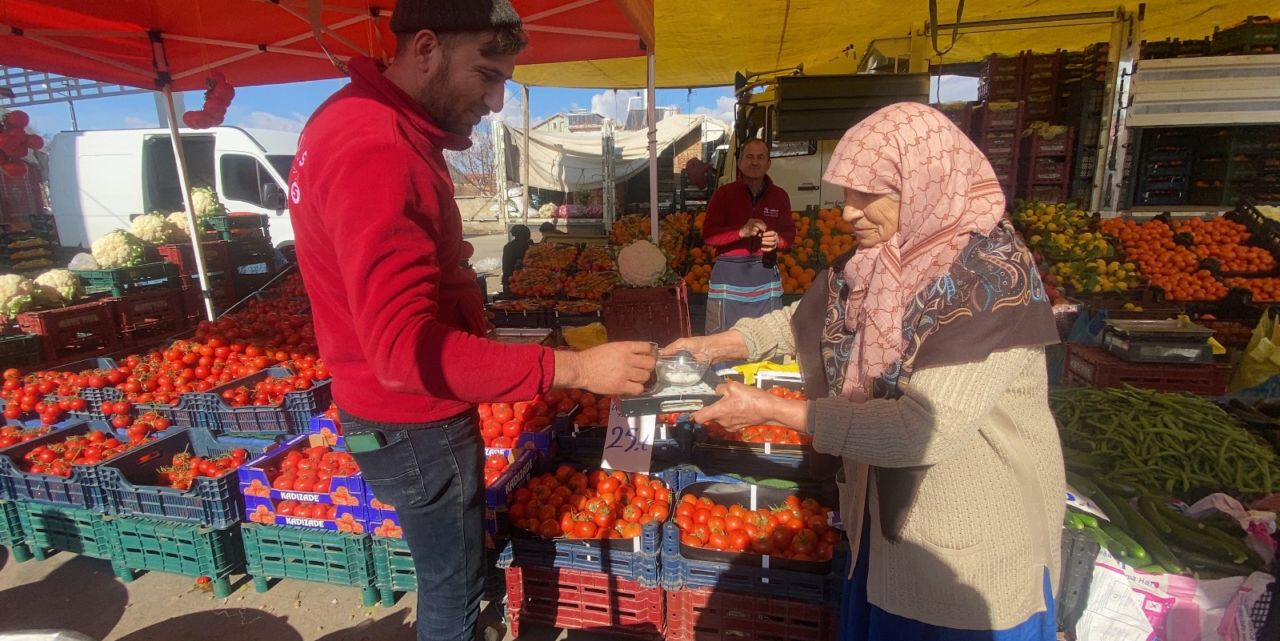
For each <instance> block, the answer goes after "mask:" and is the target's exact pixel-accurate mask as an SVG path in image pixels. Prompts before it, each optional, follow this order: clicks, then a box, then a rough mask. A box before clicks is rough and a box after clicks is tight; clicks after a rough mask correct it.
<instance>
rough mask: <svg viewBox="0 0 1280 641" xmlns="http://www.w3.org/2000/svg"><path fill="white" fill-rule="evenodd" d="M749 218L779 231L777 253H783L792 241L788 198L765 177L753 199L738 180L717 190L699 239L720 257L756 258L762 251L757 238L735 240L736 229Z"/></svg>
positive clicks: (792, 222) (745, 186)
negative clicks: (762, 188)
mask: <svg viewBox="0 0 1280 641" xmlns="http://www.w3.org/2000/svg"><path fill="white" fill-rule="evenodd" d="M752 218H759V219H760V220H763V221H764V224H765V226H766V227H768V228H769V229H770V230H772V231H776V232H778V251H785V250H786V249H787V248H789V247H791V244H792V243H794V242H795V239H796V224H795V221H793V220H791V198H789V197H788V196H787V192H786V191H784V190H783V189H782V188H781V187H779V186H777V185H775V184H773V181H772V180H769V177H768V176H765V178H764V192H762V193H761V194H760V197H759V198H752V196H751V190H750V189H748V188H747V183H745V182H743V181H742V180H741V179H739V180H735V181H733V182H731V183H729V184H727V185H724V186H722V187H720V188H719V189H717V190H716V193H714V194H712V195H711V202H710V203H708V204H707V218H706V220H704V221H702V240H703V241H705V242H706V243H707V244H708V245H711V246H712V247H715V248H716V250H717V252H718V254H717V255H719V256H752V255H754V256H759V255H761V254H763V252H761V251H760V239H759V238H758V237H752V238H739V237H738V230H740V229H742V226H743V225H745V224H747V221H748V220H750V219H752Z"/></svg>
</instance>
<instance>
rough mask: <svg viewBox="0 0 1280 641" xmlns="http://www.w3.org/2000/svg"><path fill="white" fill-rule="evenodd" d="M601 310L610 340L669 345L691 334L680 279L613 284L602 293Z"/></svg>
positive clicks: (685, 288) (687, 295)
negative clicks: (653, 284) (662, 283)
mask: <svg viewBox="0 0 1280 641" xmlns="http://www.w3.org/2000/svg"><path fill="white" fill-rule="evenodd" d="M600 310H601V316H602V317H603V319H604V326H605V330H606V331H607V332H608V334H609V340H611V341H650V342H654V343H658V344H659V345H668V344H670V343H672V342H674V341H675V340H676V339H678V338H685V337H688V336H692V335H693V330H692V327H691V325H690V321H689V292H688V288H687V287H686V286H685V283H684V281H683V280H682V281H679V282H678V283H676V284H675V285H669V286H666V287H643V288H627V287H615V288H613V289H612V290H610V291H609V292H607V293H605V295H604V299H603V301H602V302H601V305H600Z"/></svg>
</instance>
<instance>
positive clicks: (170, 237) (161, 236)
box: [129, 212, 178, 245]
mask: <svg viewBox="0 0 1280 641" xmlns="http://www.w3.org/2000/svg"><path fill="white" fill-rule="evenodd" d="M129 231H131V232H133V235H134V236H137V237H138V238H141V239H142V240H144V241H146V242H148V243H151V244H153V245H164V244H166V243H171V242H174V240H175V238H174V237H175V236H176V235H177V231H178V230H177V229H175V228H174V226H173V223H171V222H169V219H168V218H165V215H164V214H162V213H160V212H151V213H150V214H143V215H141V216H138V217H137V218H134V219H133V224H132V225H131V226H130V230H129Z"/></svg>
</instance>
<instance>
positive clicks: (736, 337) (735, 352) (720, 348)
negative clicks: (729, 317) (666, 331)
mask: <svg viewBox="0 0 1280 641" xmlns="http://www.w3.org/2000/svg"><path fill="white" fill-rule="evenodd" d="M681 351H685V352H689V353H690V354H693V357H694V358H696V359H698V361H699V362H702V363H716V362H719V361H729V360H737V359H745V358H747V356H748V354H747V342H746V341H745V340H743V338H742V334H740V333H738V332H736V331H734V330H732V329H731V330H728V331H724V332H720V333H719V334H712V335H711V336H694V337H693V338H681V339H679V340H677V341H676V342H674V343H672V344H670V345H667V346H666V347H664V348H662V355H663V356H671V355H672V354H675V353H677V352H681Z"/></svg>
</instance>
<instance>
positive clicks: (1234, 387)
mask: <svg viewBox="0 0 1280 641" xmlns="http://www.w3.org/2000/svg"><path fill="white" fill-rule="evenodd" d="M1278 346H1280V324H1277V323H1276V319H1275V318H1274V317H1273V316H1272V315H1271V309H1270V308H1267V310H1266V311H1265V312H1263V314H1262V318H1260V319H1258V324H1257V326H1255V327H1254V328H1253V337H1252V338H1250V339H1249V346H1248V347H1246V348H1245V350H1244V357H1243V358H1241V359H1240V365H1239V366H1237V367H1236V371H1235V374H1234V375H1233V376H1232V377H1231V391H1233V392H1238V391H1240V390H1242V389H1248V388H1250V387H1254V386H1255V385H1261V384H1263V383H1265V382H1267V380H1269V379H1270V378H1271V377H1272V376H1276V375H1280V349H1278V348H1277V347H1278Z"/></svg>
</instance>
